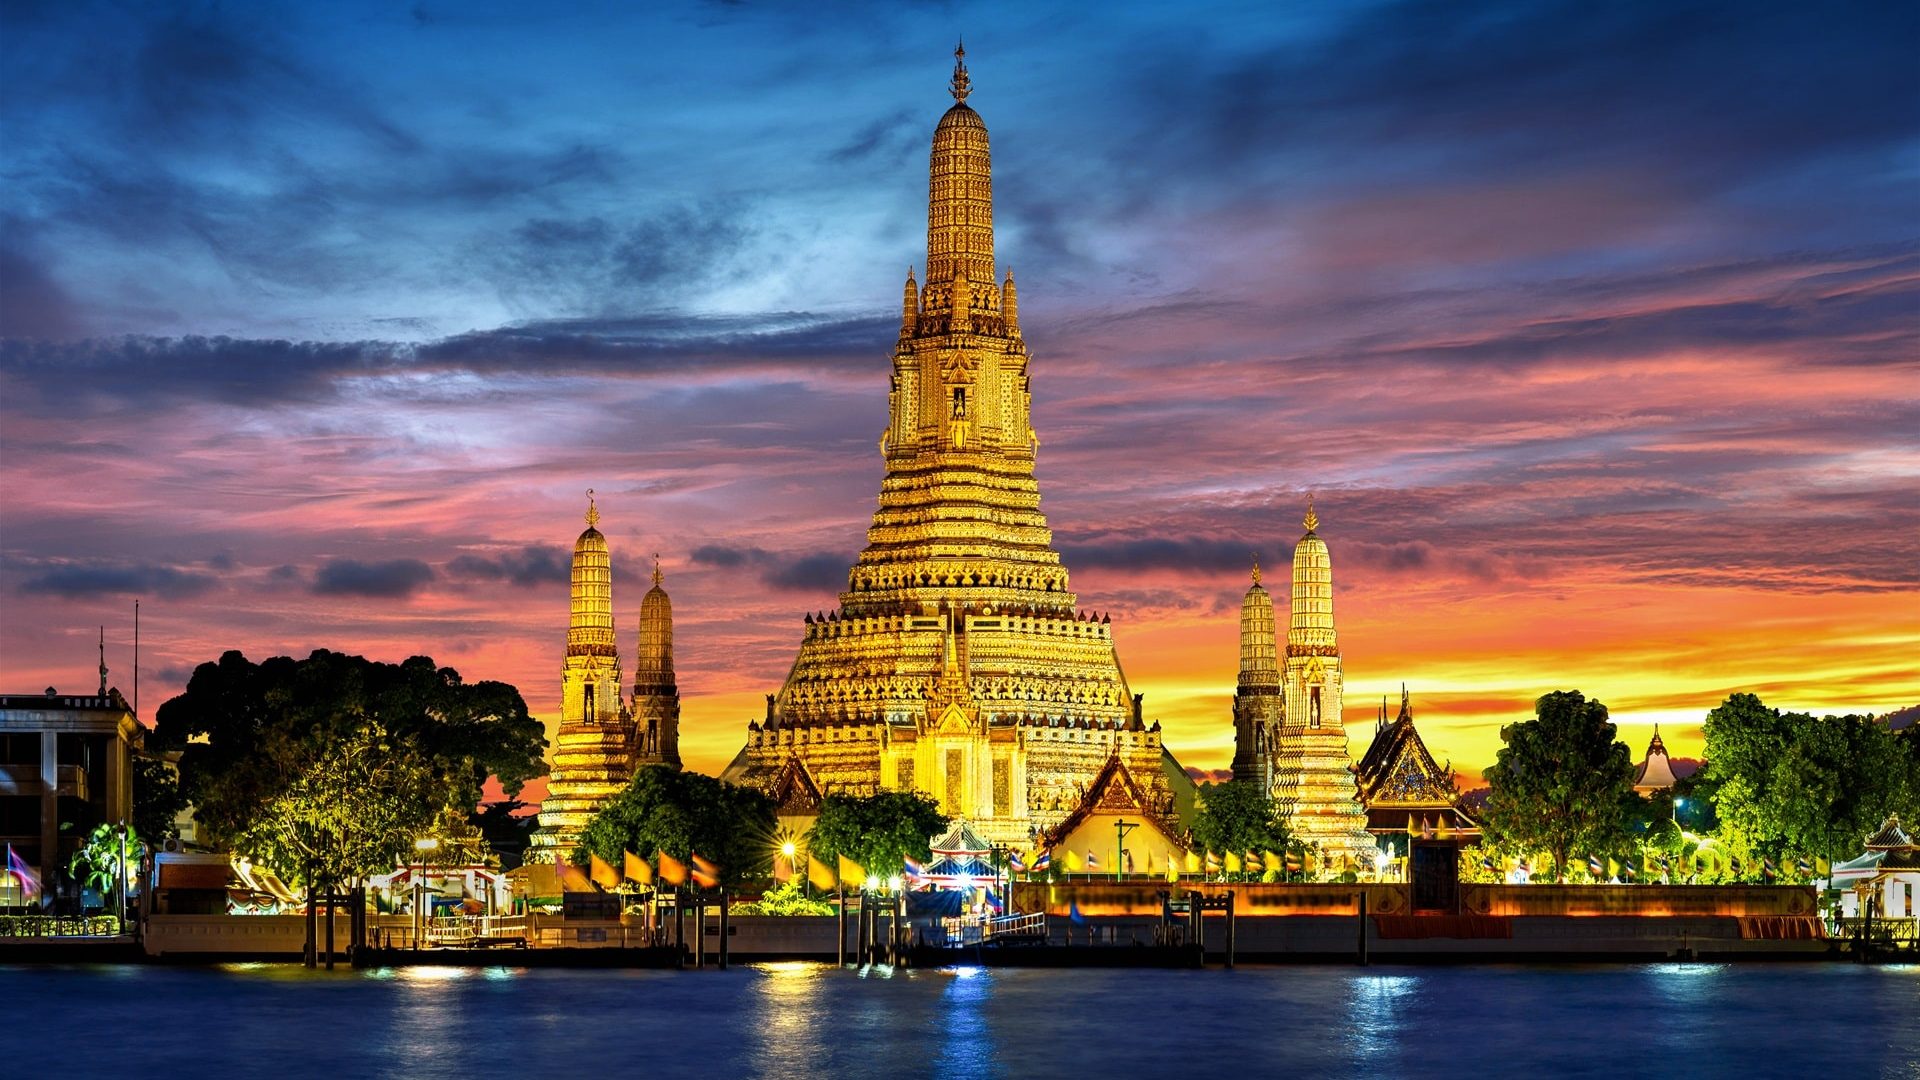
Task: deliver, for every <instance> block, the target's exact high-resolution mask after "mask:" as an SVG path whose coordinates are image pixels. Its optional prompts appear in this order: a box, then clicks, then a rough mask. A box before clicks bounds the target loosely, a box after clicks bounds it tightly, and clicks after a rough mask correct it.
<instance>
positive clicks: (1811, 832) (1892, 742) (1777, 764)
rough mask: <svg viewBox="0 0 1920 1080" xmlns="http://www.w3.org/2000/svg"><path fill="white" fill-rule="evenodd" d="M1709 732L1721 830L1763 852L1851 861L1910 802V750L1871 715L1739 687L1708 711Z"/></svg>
mask: <svg viewBox="0 0 1920 1080" xmlns="http://www.w3.org/2000/svg"><path fill="white" fill-rule="evenodd" d="M1706 735H1707V760H1708V761H1709V762H1710V763H1711V768H1712V770H1713V774H1714V776H1715V777H1717V778H1718V779H1719V781H1720V790H1719V793H1718V798H1717V800H1716V807H1715V808H1716V810H1717V812H1718V814H1719V817H1720V820H1721V823H1722V832H1723V834H1724V835H1725V836H1726V837H1727V838H1728V839H1729V840H1730V841H1732V842H1734V843H1735V844H1737V845H1740V846H1744V847H1746V848H1748V849H1750V850H1753V851H1755V852H1761V853H1765V854H1766V855H1769V856H1772V857H1774V858H1776V859H1780V858H1785V857H1788V856H1793V855H1819V856H1824V857H1827V858H1845V857H1848V856H1850V855H1853V854H1856V853H1858V851H1859V848H1860V842H1861V840H1863V839H1864V838H1865V837H1866V836H1867V835H1868V834H1869V833H1871V832H1872V831H1873V830H1874V829H1876V828H1878V827H1879V826H1880V823H1881V822H1882V821H1883V820H1885V818H1886V816H1887V815H1888V814H1889V813H1893V812H1896V811H1898V810H1900V809H1902V808H1903V807H1906V806H1908V805H1909V797H1908V793H1909V791H1910V788H1911V783H1912V780H1911V776H1912V774H1911V771H1910V757H1909V755H1908V754H1907V753H1906V752H1905V750H1904V747H1903V746H1902V745H1901V743H1900V741H1899V737H1898V736H1895V735H1894V734H1893V733H1892V732H1891V731H1888V730H1887V728H1886V726H1885V725H1884V724H1881V723H1880V722H1878V721H1876V720H1874V719H1872V718H1870V717H1864V716H1829V717H1825V718H1821V719H1816V718H1814V717H1812V716H1809V715H1807V714H1806V713H1790V712H1782V711H1780V710H1778V709H1770V708H1768V707H1767V706H1766V705H1765V704H1764V703H1763V702H1761V700H1760V699H1759V698H1758V697H1756V696H1754V695H1752V694H1734V695H1732V696H1730V697H1729V698H1727V700H1726V701H1725V702H1723V703H1722V704H1721V705H1720V706H1719V707H1717V708H1715V709H1714V710H1713V711H1712V712H1710V713H1708V714H1707V723H1706Z"/></svg>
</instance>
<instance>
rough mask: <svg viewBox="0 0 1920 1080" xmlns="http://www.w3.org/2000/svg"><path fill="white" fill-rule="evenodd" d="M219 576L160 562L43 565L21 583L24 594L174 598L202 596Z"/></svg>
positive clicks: (215, 582)
mask: <svg viewBox="0 0 1920 1080" xmlns="http://www.w3.org/2000/svg"><path fill="white" fill-rule="evenodd" d="M219 584H220V579H219V578H218V577H216V576H214V575H212V574H207V573H202V572H200V571H197V570H183V569H181V568H179V567H176V566H165V565H161V564H157V563H72V564H66V565H58V564H56V565H47V564H44V563H43V564H41V568H40V569H39V570H38V572H36V573H33V574H32V575H31V576H29V577H28V578H27V579H26V580H25V581H23V582H21V584H20V591H21V592H23V593H35V594H41V595H47V596H58V597H63V598H66V599H70V600H73V599H83V598H87V597H94V596H159V597H165V598H167V599H171V600H179V599H185V598H187V597H193V596H199V595H201V594H202V593H206V592H209V591H211V590H212V589H214V588H216V587H218V586H219Z"/></svg>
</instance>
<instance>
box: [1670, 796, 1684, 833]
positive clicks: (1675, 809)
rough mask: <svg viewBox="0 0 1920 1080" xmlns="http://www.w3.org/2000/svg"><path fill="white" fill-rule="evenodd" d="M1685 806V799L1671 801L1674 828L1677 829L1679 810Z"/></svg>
mask: <svg viewBox="0 0 1920 1080" xmlns="http://www.w3.org/2000/svg"><path fill="white" fill-rule="evenodd" d="M1685 805H1687V800H1685V799H1675V800H1673V824H1674V827H1675V828H1678V827H1679V825H1680V808H1681V807H1683V806H1685Z"/></svg>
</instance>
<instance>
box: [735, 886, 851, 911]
mask: <svg viewBox="0 0 1920 1080" xmlns="http://www.w3.org/2000/svg"><path fill="white" fill-rule="evenodd" d="M733 913H734V914H735V915H831V914H833V905H832V904H829V903H827V902H826V901H825V900H815V899H814V898H812V897H810V896H808V895H807V894H806V892H805V890H804V889H802V888H801V885H800V882H799V881H798V880H797V879H796V880H794V881H785V882H781V883H780V884H779V885H776V886H774V887H773V888H771V889H768V890H767V893H766V895H765V896H762V897H761V898H760V899H759V900H756V901H751V902H748V903H744V904H735V905H733Z"/></svg>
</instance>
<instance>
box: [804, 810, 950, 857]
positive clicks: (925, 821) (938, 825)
mask: <svg viewBox="0 0 1920 1080" xmlns="http://www.w3.org/2000/svg"><path fill="white" fill-rule="evenodd" d="M950 824H951V820H950V819H949V818H948V817H947V816H946V815H945V814H942V813H941V812H940V804H939V803H936V802H934V801H933V800H932V799H930V798H928V797H927V796H925V795H922V794H920V793H919V792H917V791H881V792H877V793H875V794H872V795H828V796H827V797H825V798H823V799H821V800H820V817H819V819H818V820H817V821H815V822H814V823H813V839H812V841H811V844H810V847H811V850H812V851H813V853H814V854H815V855H818V856H820V857H821V858H823V859H826V860H827V861H828V865H832V863H833V860H834V859H835V858H836V857H838V856H841V855H844V856H846V857H847V858H849V859H852V860H853V861H854V862H856V863H859V864H860V866H861V868H862V869H864V870H866V872H867V873H869V874H872V875H875V876H877V877H883V878H885V877H892V876H893V875H894V874H897V873H899V872H900V871H901V870H902V869H903V868H904V867H905V866H906V860H907V859H908V858H909V857H911V858H916V859H926V858H930V857H932V854H933V852H932V850H931V848H930V847H929V846H928V842H929V841H930V840H932V839H933V838H934V837H936V836H938V835H940V834H941V833H943V832H945V831H946V830H947V826H948V825H950Z"/></svg>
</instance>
